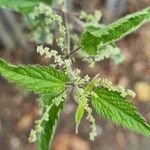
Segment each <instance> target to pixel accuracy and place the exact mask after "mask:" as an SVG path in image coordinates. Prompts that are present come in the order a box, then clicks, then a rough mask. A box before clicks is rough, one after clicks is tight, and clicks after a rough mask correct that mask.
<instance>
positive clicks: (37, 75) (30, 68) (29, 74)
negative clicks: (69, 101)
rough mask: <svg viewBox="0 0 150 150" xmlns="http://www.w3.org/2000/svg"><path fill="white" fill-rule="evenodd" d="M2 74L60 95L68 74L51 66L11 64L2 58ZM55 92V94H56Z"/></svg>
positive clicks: (40, 92) (36, 91) (45, 91)
mask: <svg viewBox="0 0 150 150" xmlns="http://www.w3.org/2000/svg"><path fill="white" fill-rule="evenodd" d="M0 75H2V76H3V77H4V78H5V79H7V80H9V81H12V82H15V83H17V84H19V85H23V86H25V87H26V88H28V89H29V90H31V91H33V92H35V93H39V94H43V93H45V94H48V93H51V95H58V94H60V93H62V91H64V88H65V83H66V82H67V80H68V79H67V76H66V75H65V74H64V73H63V72H60V71H57V70H56V69H54V68H52V67H49V66H40V65H26V66H25V65H18V66H17V65H11V64H9V63H7V62H5V61H4V60H3V59H0ZM54 93H55V94H54Z"/></svg>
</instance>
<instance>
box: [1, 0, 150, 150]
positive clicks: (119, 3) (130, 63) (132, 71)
mask: <svg viewBox="0 0 150 150" xmlns="http://www.w3.org/2000/svg"><path fill="white" fill-rule="evenodd" d="M68 5H69V9H70V11H73V12H79V11H81V10H84V11H86V12H88V13H92V12H94V11H95V10H100V11H101V12H102V20H101V23H104V24H108V23H111V22H113V21H115V20H116V19H118V18H121V17H122V16H125V15H127V14H130V13H133V12H136V11H138V10H141V9H143V8H146V7H147V6H150V0H82V1H81V0H68ZM28 32H29V30H28V28H27V25H25V23H24V20H23V19H22V17H21V15H20V14H18V13H14V12H11V11H8V10H5V9H0V57H1V58H4V59H6V60H8V61H9V62H11V63H15V64H50V61H49V60H48V59H45V58H44V57H41V56H40V55H38V54H37V53H36V46H37V43H36V42H31V41H30V37H29V36H27V33H28ZM117 44H118V46H119V47H120V49H121V51H122V53H123V55H124V61H123V63H121V64H119V65H115V64H114V63H113V62H112V61H111V60H108V59H107V60H105V61H102V62H99V63H97V64H96V65H95V67H94V68H89V67H88V66H87V65H86V63H83V62H81V61H80V60H79V61H78V62H77V63H76V64H75V65H76V66H77V67H78V68H80V69H81V70H82V71H83V72H82V74H83V75H84V74H89V75H90V76H91V77H92V76H94V75H96V74H97V73H100V75H101V76H102V77H105V78H108V79H110V80H111V81H112V82H113V83H114V84H121V85H123V86H125V87H127V88H131V89H133V90H135V92H136V93H137V96H136V98H135V99H133V100H132V101H133V103H134V105H135V106H137V107H138V110H139V112H140V113H141V114H142V115H143V116H144V117H145V118H146V119H147V120H148V122H149V123H150V24H145V25H144V26H142V27H141V28H140V29H139V30H137V31H136V32H134V33H132V34H130V35H129V36H127V37H125V38H124V39H122V40H120V41H119V42H118V43H117ZM37 99H38V96H37V95H34V94H33V93H30V92H28V91H26V90H25V89H24V88H22V87H17V86H14V85H13V84H10V83H8V82H7V81H6V80H4V79H3V78H1V77H0V150H35V148H36V145H35V144H30V143H28V136H29V133H30V130H31V128H32V127H33V125H34V121H35V119H36V118H37V117H38V109H37V108H38V107H37ZM75 109H76V104H75V103H74V102H72V101H71V98H70V101H68V102H67V104H66V107H65V108H64V110H63V112H62V114H61V118H60V121H59V124H58V127H57V131H56V136H55V138H54V141H53V145H52V150H149V149H150V138H147V137H143V136H141V135H138V134H136V133H133V132H130V131H128V130H127V129H123V128H121V127H117V126H116V125H114V124H113V123H111V122H109V121H106V120H104V119H102V118H99V117H98V116H97V115H96V114H95V117H96V123H97V132H98V137H97V138H96V139H95V141H90V140H89V136H88V134H89V132H90V129H89V123H88V121H87V120H86V119H85V120H83V121H82V123H81V125H80V127H79V135H75V122H74V113H75Z"/></svg>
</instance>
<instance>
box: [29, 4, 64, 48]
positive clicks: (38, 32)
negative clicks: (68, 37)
mask: <svg viewBox="0 0 150 150" xmlns="http://www.w3.org/2000/svg"><path fill="white" fill-rule="evenodd" d="M28 17H29V19H28V20H30V22H29V23H30V26H32V28H33V31H34V32H33V33H32V37H33V38H34V40H35V41H37V42H38V43H41V42H45V43H48V44H52V43H53V34H52V30H56V31H58V32H57V33H58V34H57V38H56V42H57V44H58V46H59V47H60V49H61V50H64V49H65V40H64V39H65V38H64V37H65V34H66V32H65V27H64V25H63V21H62V18H61V16H60V15H58V14H57V13H55V12H54V11H53V10H52V8H51V7H49V6H48V5H45V4H43V3H40V4H39V6H38V7H36V8H35V9H34V11H33V12H32V13H30V14H29V16H28ZM57 27H58V29H57ZM43 39H44V40H43Z"/></svg>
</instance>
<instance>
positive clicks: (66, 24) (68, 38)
mask: <svg viewBox="0 0 150 150" xmlns="http://www.w3.org/2000/svg"><path fill="white" fill-rule="evenodd" d="M64 5H65V9H67V2H66V0H65V1H64ZM66 12H67V11H66V10H65V12H64V21H65V27H66V41H67V42H66V43H67V55H68V57H69V53H70V31H69V26H68V17H67V13H66Z"/></svg>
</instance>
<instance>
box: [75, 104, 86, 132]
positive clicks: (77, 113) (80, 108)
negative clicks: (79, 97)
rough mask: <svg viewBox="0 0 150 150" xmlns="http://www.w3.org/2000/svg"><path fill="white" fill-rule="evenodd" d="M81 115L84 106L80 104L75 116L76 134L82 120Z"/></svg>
mask: <svg viewBox="0 0 150 150" xmlns="http://www.w3.org/2000/svg"><path fill="white" fill-rule="evenodd" d="M83 115H84V106H83V105H82V104H79V105H78V107H77V110H76V114H75V122H76V133H78V126H79V124H80V122H81V119H82V118H83Z"/></svg>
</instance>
